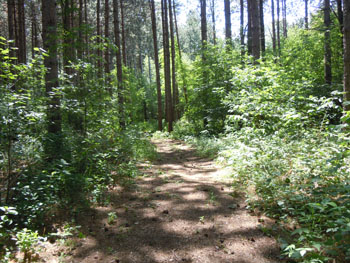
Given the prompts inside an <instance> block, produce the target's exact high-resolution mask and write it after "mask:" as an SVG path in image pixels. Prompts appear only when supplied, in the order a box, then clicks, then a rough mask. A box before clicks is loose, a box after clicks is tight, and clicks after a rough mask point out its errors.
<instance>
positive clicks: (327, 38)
mask: <svg viewBox="0 0 350 263" xmlns="http://www.w3.org/2000/svg"><path fill="white" fill-rule="evenodd" d="M330 10H331V8H330V0H324V27H325V33H324V62H325V63H324V78H325V82H326V84H328V85H331V84H332V51H331V35H330V31H331V16H330V13H331V12H330Z"/></svg>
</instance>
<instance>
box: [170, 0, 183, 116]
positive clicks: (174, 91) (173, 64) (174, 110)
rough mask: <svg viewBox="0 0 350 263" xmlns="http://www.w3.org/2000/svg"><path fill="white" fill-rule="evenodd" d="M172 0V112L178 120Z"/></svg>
mask: <svg viewBox="0 0 350 263" xmlns="http://www.w3.org/2000/svg"><path fill="white" fill-rule="evenodd" d="M171 2H172V0H169V21H170V40H171V71H172V73H171V81H172V88H173V97H172V99H173V101H172V105H173V108H172V112H173V120H174V121H177V120H178V119H179V118H180V116H179V115H178V105H177V102H178V101H179V91H178V89H177V83H176V67H175V65H176V61H175V60H176V50H175V34H174V20H173V11H172V3H171Z"/></svg>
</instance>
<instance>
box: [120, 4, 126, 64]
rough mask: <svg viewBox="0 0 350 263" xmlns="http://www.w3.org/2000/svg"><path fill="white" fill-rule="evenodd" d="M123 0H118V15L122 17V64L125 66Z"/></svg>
mask: <svg viewBox="0 0 350 263" xmlns="http://www.w3.org/2000/svg"><path fill="white" fill-rule="evenodd" d="M123 1H124V0H120V15H121V18H122V46H123V64H124V65H125V66H126V37H125V24H124V3H123Z"/></svg>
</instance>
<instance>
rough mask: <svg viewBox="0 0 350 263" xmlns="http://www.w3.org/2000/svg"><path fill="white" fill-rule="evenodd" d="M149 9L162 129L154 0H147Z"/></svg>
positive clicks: (159, 127)
mask: <svg viewBox="0 0 350 263" xmlns="http://www.w3.org/2000/svg"><path fill="white" fill-rule="evenodd" d="M149 4H150V9H151V20H152V33H153V47H154V64H155V67H156V82H157V101H158V130H159V131H161V130H162V129H163V126H162V119H163V109H162V90H161V85H160V70H159V56H158V39H157V20H156V10H155V6H154V0H149Z"/></svg>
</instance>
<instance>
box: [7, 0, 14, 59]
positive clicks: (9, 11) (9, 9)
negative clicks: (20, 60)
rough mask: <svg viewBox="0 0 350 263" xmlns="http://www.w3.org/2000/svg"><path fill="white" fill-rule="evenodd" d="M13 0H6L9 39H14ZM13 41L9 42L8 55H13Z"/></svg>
mask: <svg viewBox="0 0 350 263" xmlns="http://www.w3.org/2000/svg"><path fill="white" fill-rule="evenodd" d="M14 16H15V0H7V23H8V30H9V40H12V41H15V37H16V34H15V21H14V20H15V18H14ZM13 47H14V42H11V43H10V57H15V51H14V50H13Z"/></svg>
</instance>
